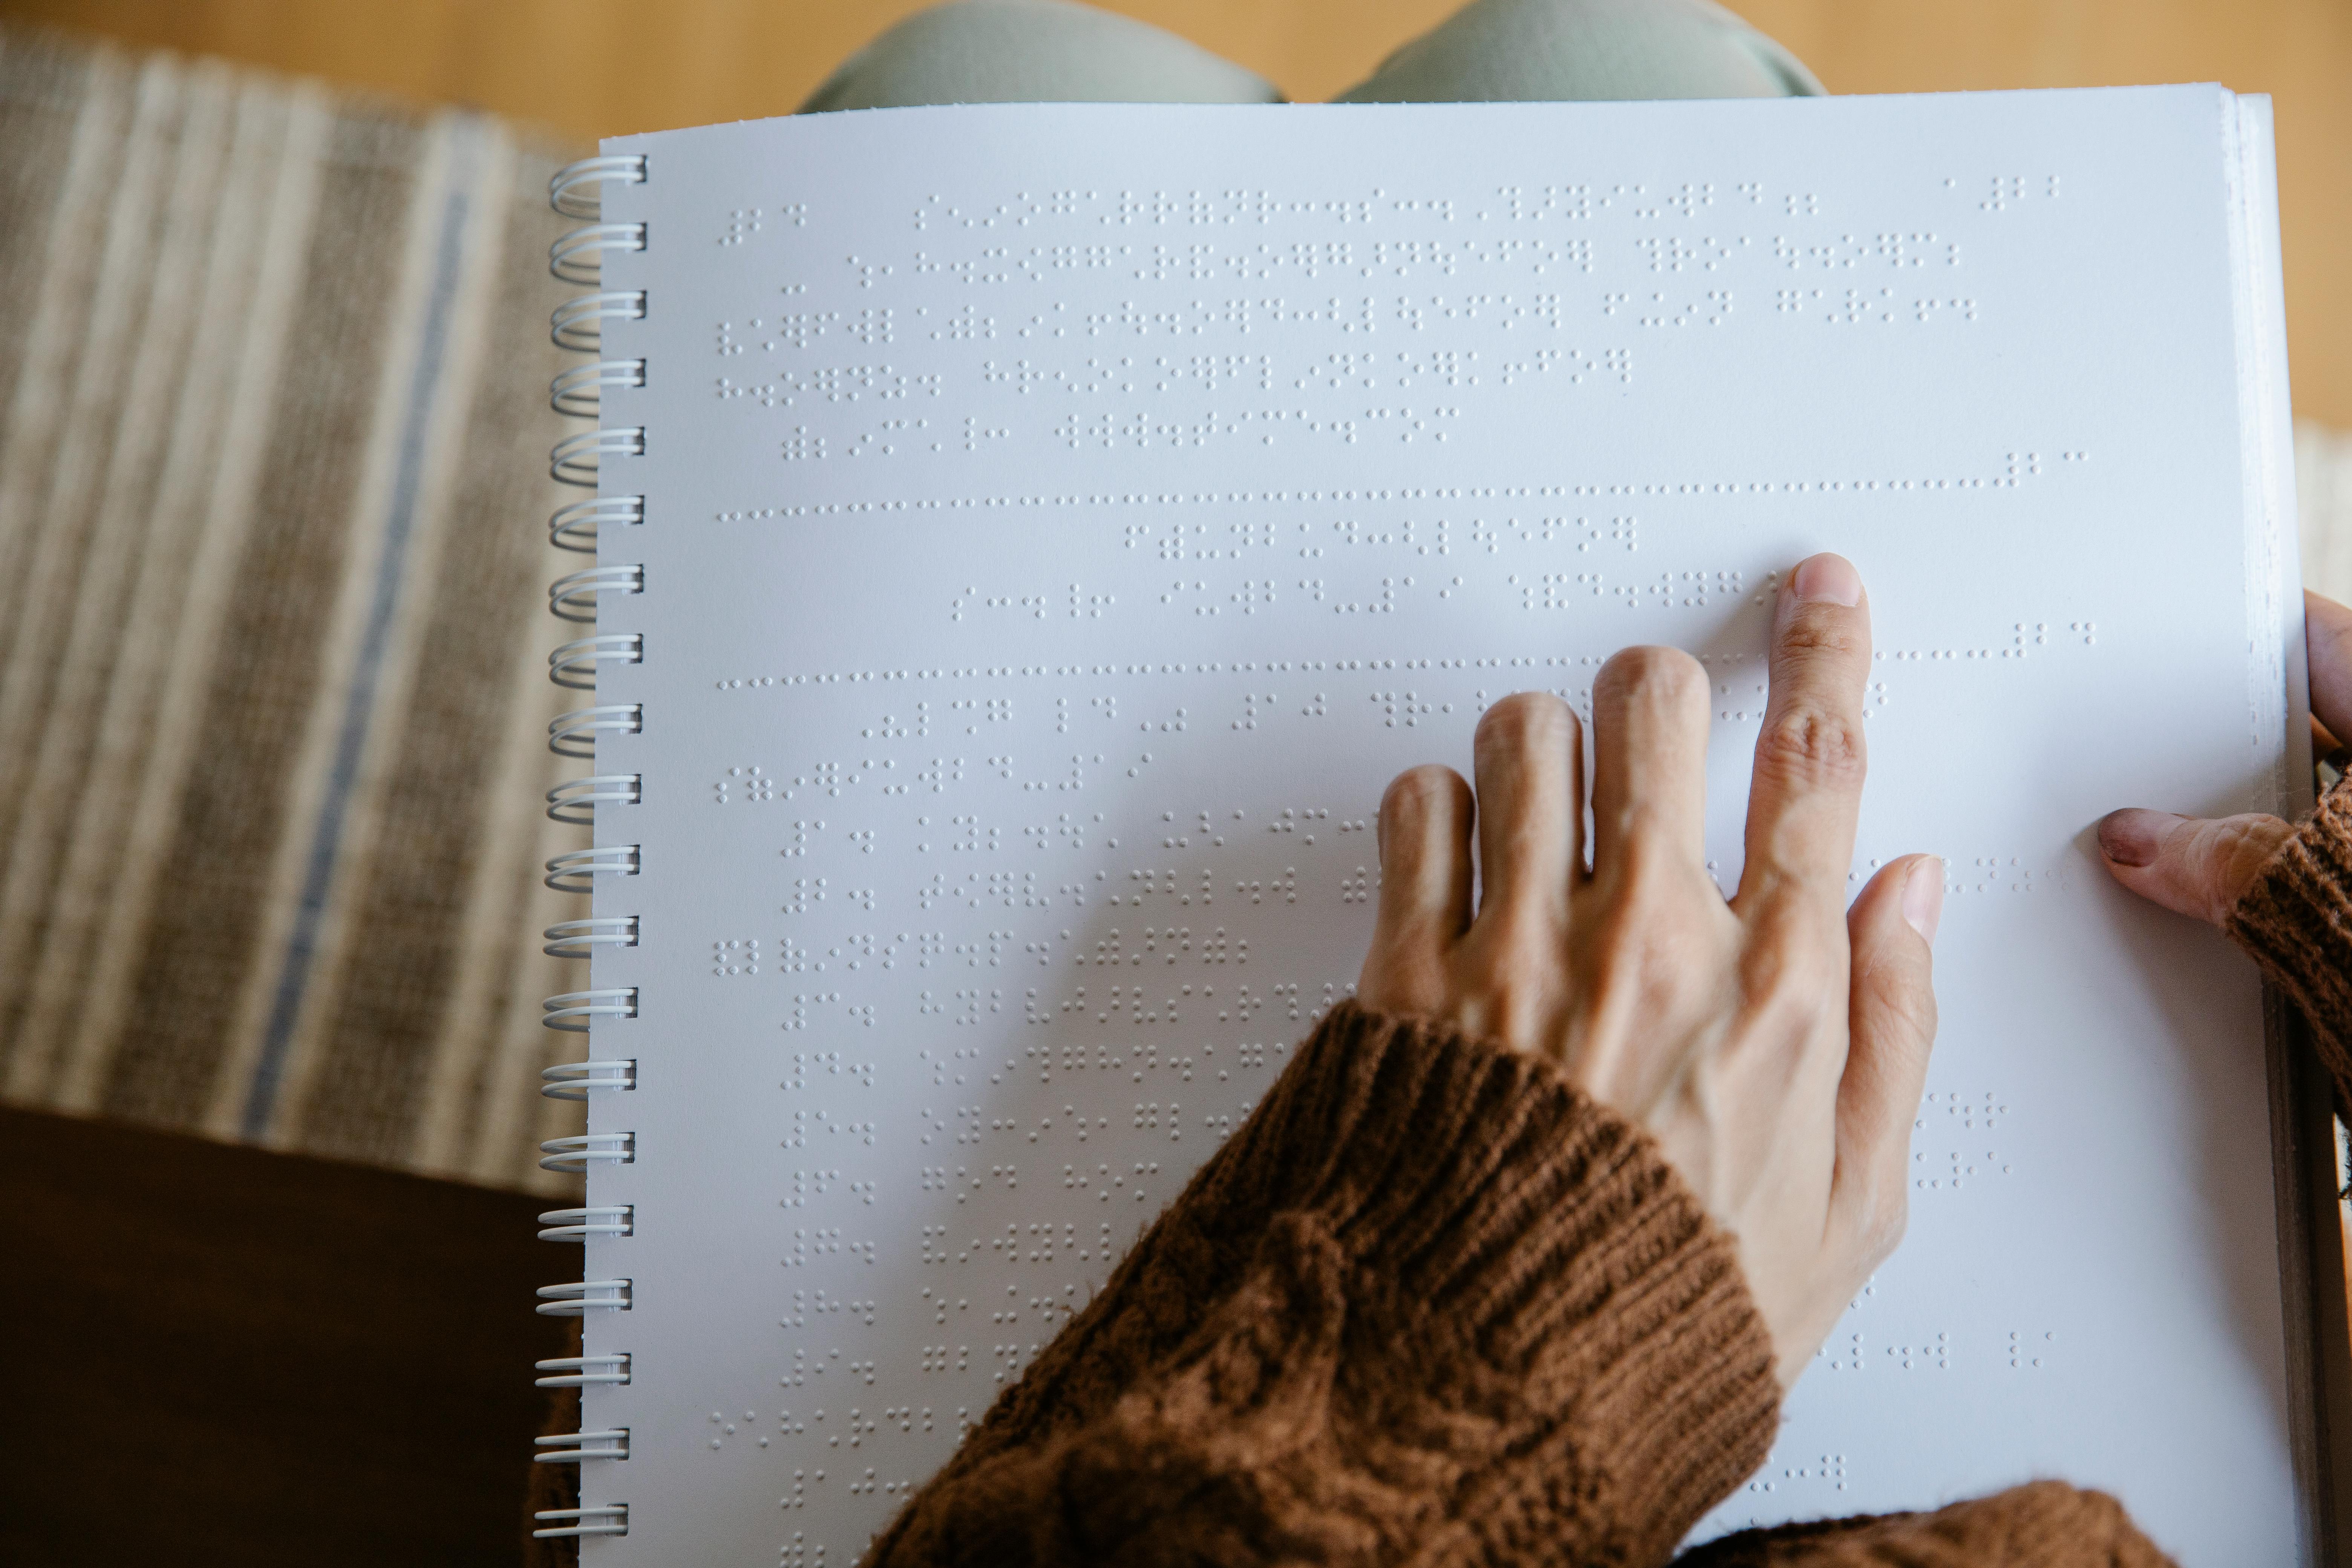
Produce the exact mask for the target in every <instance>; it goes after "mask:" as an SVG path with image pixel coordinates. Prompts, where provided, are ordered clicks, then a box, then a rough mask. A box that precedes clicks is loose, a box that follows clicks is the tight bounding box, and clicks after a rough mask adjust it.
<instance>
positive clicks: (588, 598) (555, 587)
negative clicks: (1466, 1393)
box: [547, 566, 646, 621]
mask: <svg viewBox="0 0 2352 1568" xmlns="http://www.w3.org/2000/svg"><path fill="white" fill-rule="evenodd" d="M645 591H646V569H645V568H644V567H643V566H591V567H589V568H588V569H587V570H586V571H584V572H573V573H571V574H567V575H565V576H562V577H558V578H557V579H556V580H555V581H554V582H552V583H550V584H548V585H547V608H548V613H549V614H551V615H552V616H555V618H556V619H558V620H560V621H593V620H594V619H595V618H596V600H597V598H598V597H599V596H600V595H605V594H642V593H644V592H645Z"/></svg>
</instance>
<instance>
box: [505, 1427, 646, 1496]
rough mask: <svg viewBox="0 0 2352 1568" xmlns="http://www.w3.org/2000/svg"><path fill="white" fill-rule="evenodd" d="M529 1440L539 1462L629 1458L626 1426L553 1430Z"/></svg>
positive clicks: (548, 1463)
mask: <svg viewBox="0 0 2352 1568" xmlns="http://www.w3.org/2000/svg"><path fill="white" fill-rule="evenodd" d="M530 1441H531V1446H532V1447H535V1448H537V1449H538V1450H539V1452H538V1453H536V1454H534V1455H532V1456H531V1458H533V1459H534V1460H536V1461H537V1462H538V1463H540V1464H542V1465H577V1464H581V1463H583V1462H584V1461H586V1460H589V1459H625V1458H628V1457H629V1429H628V1428H627V1427H626V1426H614V1427H611V1428H609V1429H607V1430H605V1431H603V1432H553V1433H550V1434H549V1435H548V1436H544V1437H533V1438H532V1439H531V1440H530ZM565 1511H569V1510H565Z"/></svg>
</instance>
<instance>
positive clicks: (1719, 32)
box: [1339, 0, 1825, 103]
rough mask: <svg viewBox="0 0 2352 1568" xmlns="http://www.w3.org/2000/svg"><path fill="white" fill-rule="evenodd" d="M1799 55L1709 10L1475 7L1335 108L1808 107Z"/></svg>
mask: <svg viewBox="0 0 2352 1568" xmlns="http://www.w3.org/2000/svg"><path fill="white" fill-rule="evenodd" d="M1824 90H1825V89H1823V88H1822V84H1821V83H1820V82H1819V81H1818V80H1816V79H1814V77H1813V73H1812V72H1811V71H1809V70H1807V69H1806V68H1805V67H1804V64H1803V62H1801V61H1800V60H1799V59H1798V58H1797V57H1796V56H1794V55H1792V54H1790V52H1789V51H1788V50H1786V49H1784V48H1782V47H1780V45H1779V44H1776V43H1774V42H1773V41H1772V40H1771V39H1770V38H1768V37H1765V36H1764V35H1763V34H1761V33H1759V32H1758V31H1757V30H1756V29H1755V28H1753V27H1751V26H1748V24H1747V23H1745V22H1743V21H1741V20H1740V19H1739V18H1738V17H1737V16H1733V15H1732V14H1731V13H1730V12H1728V11H1727V10H1725V9H1724V8H1723V7H1722V6H1720V5H1714V4H1712V3H1711V0H1474V3H1473V4H1471V5H1466V6H1465V7H1464V8H1463V9H1461V10H1460V11H1457V12H1455V13H1454V15H1453V16H1450V17H1448V18H1447V19H1446V20H1445V21H1444V22H1442V23H1440V24H1438V26H1435V27H1433V28H1432V29H1431V30H1430V31H1429V32H1426V33H1424V34H1423V35H1422V36H1421V37H1418V38H1416V39H1414V40H1413V41H1412V43H1409V44H1407V45H1405V46H1404V47H1402V48H1401V49H1399V50H1397V51H1396V53H1394V54H1392V55H1391V56H1390V57H1389V58H1387V59H1386V60H1384V61H1382V62H1381V68H1380V69H1378V70H1376V71H1374V72H1373V73H1372V74H1371V76H1370V78H1368V79H1365V80H1364V81H1363V82H1361V83H1360V84H1359V85H1358V86H1356V87H1353V88H1351V89H1349V90H1348V91H1347V92H1345V93H1342V94H1341V95H1340V97H1339V101H1340V102H1342V103H1492V102H1517V101H1544V102H1559V101H1567V100H1597V99H1657V98H1809V97H1814V96H1818V95H1820V94H1821V93H1822V92H1823V91H1824Z"/></svg>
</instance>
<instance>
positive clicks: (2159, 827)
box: [2099, 806, 2181, 866]
mask: <svg viewBox="0 0 2352 1568" xmlns="http://www.w3.org/2000/svg"><path fill="white" fill-rule="evenodd" d="M2179 820H2181V819H2180V818H2179V816H2176V815H2175V814H2173V813H2172V812H2168V811H2143V810H2141V809H2140V808H2139V807H2137V806H2127V807H2126V808H2125V809H2124V810H2122V811H2111V812H2109V813H2107V815H2106V816H2103V817H2101V818H2100V819H2099V853H2100V854H2102V855H2105V857H2106V858H2108V859H2109V860H2112V861H2114V862H2115V863H2116V865H2118V866H2146V865H2147V864H2149V863H2150V862H2152V861H2153V860H2155V858H2156V851H2157V847H2158V845H2160V844H2161V843H2162V842H2163V841H2164V830H2165V829H2166V828H2167V827H2168V826H2171V825H2172V824H2173V823H2176V822H2179Z"/></svg>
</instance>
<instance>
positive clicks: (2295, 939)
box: [2223, 784, 2352, 1105]
mask: <svg viewBox="0 0 2352 1568" xmlns="http://www.w3.org/2000/svg"><path fill="white" fill-rule="evenodd" d="M2223 929H2225V930H2227V931H2229V933H2230V935H2231V937H2233V938H2235V939H2236V941H2237V942H2238V945H2239V946H2241V947H2242V948H2244V949H2245V950H2246V951H2247V952H2250V953H2252V954H2253V956H2254V961H2255V962H2256V963H2260V964H2261V965H2262V966H2263V973H2265V974H2267V975H2269V976H2270V977H2271V979H2272V980H2273V981H2274V982H2276V983H2277V984H2278V986H2279V988H2280V989H2281V990H2283V991H2284V992H2285V993H2286V994H2288V995H2289V996H2292V997H2293V998H2294V1003H2295V1005H2296V1006H2297V1007H2299V1008H2301V1009H2302V1010H2303V1016H2305V1018H2306V1019H2308V1020H2309V1021H2310V1023H2311V1032H2312V1036H2313V1038H2314V1042H2315V1044H2316V1045H2317V1047H2319V1059H2320V1060H2321V1061H2323V1062H2325V1063H2326V1064H2327V1070H2328V1071H2329V1072H2330V1073H2331V1074H2333V1075H2334V1077H2335V1079H2336V1103H2337V1104H2339V1105H2352V790H2347V789H2346V788H2345V786H2344V785H2343V784H2337V785H2336V787H2335V788H2334V789H2332V790H2329V791H2328V792H2327V794H2326V795H2323V796H2322V797H2321V798H2320V802H2319V809H2318V810H2316V811H2315V812H2313V813H2312V814H2311V816H2309V817H2308V818H2307V819H2306V820H2305V822H2304V824H2303V826H2300V827H2298V828H2296V829H2295V833H2294V837H2292V838H2290V839H2288V840H2287V841H2286V842H2285V843H2284V844H2283V845H2281V846H2279V847H2278V849H2277V851H2276V852H2275V853H2273V855H2272V856H2271V858H2270V859H2269V860H2268V861H2267V862H2266V863H2265V864H2264V865H2263V868H2262V870H2261V871H2260V872H2258V873H2257V874H2256V875H2255V877H2254V880H2253V883H2252V886H2250V887H2249V888H2247V889H2246V890H2245V892H2244V893H2242V894H2241V895H2240V896H2239V899H2238V903H2237V907H2236V908H2234V909H2232V910H2231V911H2230V919H2229V921H2228V923H2227V925H2226V926H2225V927H2224V928H2223Z"/></svg>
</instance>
